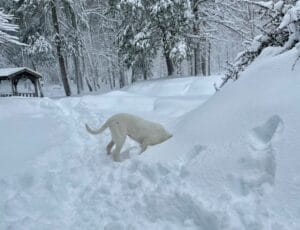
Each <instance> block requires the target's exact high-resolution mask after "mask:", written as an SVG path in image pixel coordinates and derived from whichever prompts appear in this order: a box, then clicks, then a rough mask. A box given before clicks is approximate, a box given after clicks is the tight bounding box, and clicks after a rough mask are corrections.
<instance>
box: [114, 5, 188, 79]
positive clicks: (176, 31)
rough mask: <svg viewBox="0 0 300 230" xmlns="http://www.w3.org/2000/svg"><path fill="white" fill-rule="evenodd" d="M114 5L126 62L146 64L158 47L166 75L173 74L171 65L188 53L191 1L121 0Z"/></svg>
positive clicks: (121, 47)
mask: <svg viewBox="0 0 300 230" xmlns="http://www.w3.org/2000/svg"><path fill="white" fill-rule="evenodd" d="M113 6H115V9H117V10H118V11H119V13H120V18H121V24H120V32H119V39H118V41H119V45H120V53H122V55H123V56H124V57H125V58H124V59H125V62H126V63H128V64H129V65H130V66H133V65H135V64H136V63H139V64H141V63H144V64H142V66H145V64H146V63H147V64H149V60H151V59H152V58H153V57H154V55H156V54H157V52H158V50H160V49H161V50H162V52H163V54H164V57H165V61H166V66H167V70H168V75H173V73H174V64H176V63H178V62H180V61H181V60H182V59H183V58H185V57H186V56H187V47H188V46H187V45H186V43H187V37H186V34H187V33H188V32H189V31H190V28H191V19H192V17H193V15H192V11H191V6H190V1H189V0H183V1H170V0H159V1H154V0H151V1H145V0H140V1H138V0H136V1H128V0H120V1H115V2H114V4H113ZM141 59H144V60H141ZM150 64H151V62H150Z"/></svg>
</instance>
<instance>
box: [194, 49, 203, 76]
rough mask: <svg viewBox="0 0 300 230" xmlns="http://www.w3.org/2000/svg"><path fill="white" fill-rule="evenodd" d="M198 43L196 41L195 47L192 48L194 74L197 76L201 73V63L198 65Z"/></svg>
mask: <svg viewBox="0 0 300 230" xmlns="http://www.w3.org/2000/svg"><path fill="white" fill-rule="evenodd" d="M200 61H201V59H200V44H199V43H197V45H196V48H195V49H194V74H195V76H198V75H200V74H201V65H200Z"/></svg>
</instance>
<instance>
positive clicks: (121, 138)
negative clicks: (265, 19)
mask: <svg viewBox="0 0 300 230" xmlns="http://www.w3.org/2000/svg"><path fill="white" fill-rule="evenodd" d="M111 137H112V140H113V142H114V143H115V144H116V147H115V149H114V151H113V159H114V161H117V162H120V161H121V157H120V152H121V149H122V147H123V145H124V143H125V140H126V135H125V134H123V133H122V131H121V130H119V129H113V128H111Z"/></svg>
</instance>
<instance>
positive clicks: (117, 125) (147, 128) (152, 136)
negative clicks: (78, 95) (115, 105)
mask: <svg viewBox="0 0 300 230" xmlns="http://www.w3.org/2000/svg"><path fill="white" fill-rule="evenodd" d="M85 126H86V129H87V131H88V132H89V133H91V134H93V135H97V134H100V133H102V132H103V131H104V130H105V129H107V128H109V129H110V132H111V138H112V140H111V141H110V142H109V144H108V145H107V147H106V150H107V154H111V149H112V148H113V146H114V145H116V146H115V149H114V151H113V153H112V154H113V159H114V161H120V151H121V149H122V146H123V144H124V143H125V140H126V137H127V136H129V137H130V138H131V139H133V140H135V141H136V142H138V143H139V144H140V146H141V152H140V154H141V153H142V152H144V151H145V150H146V149H147V147H148V146H149V145H156V144H160V143H162V142H164V141H166V140H168V139H169V138H171V137H172V134H170V133H168V132H167V131H166V130H165V128H164V127H163V126H162V125H161V124H158V123H155V122H152V121H147V120H145V119H143V118H140V117H137V116H134V115H131V114H127V113H119V114H116V115H114V116H112V117H111V118H109V119H108V120H107V121H106V122H105V123H104V124H103V125H102V127H100V128H99V129H97V130H92V129H91V128H90V127H89V126H88V125H87V124H86V125H85Z"/></svg>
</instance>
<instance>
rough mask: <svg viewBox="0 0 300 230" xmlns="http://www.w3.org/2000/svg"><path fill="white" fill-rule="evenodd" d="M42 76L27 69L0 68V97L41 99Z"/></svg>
mask: <svg viewBox="0 0 300 230" xmlns="http://www.w3.org/2000/svg"><path fill="white" fill-rule="evenodd" d="M41 79H42V75H41V74H39V73H37V72H35V71H34V70H32V69H29V68H27V67H18V68H4V69H1V68H0V97H12V96H21V97H43V92H42V87H41V83H40V80H41Z"/></svg>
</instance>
